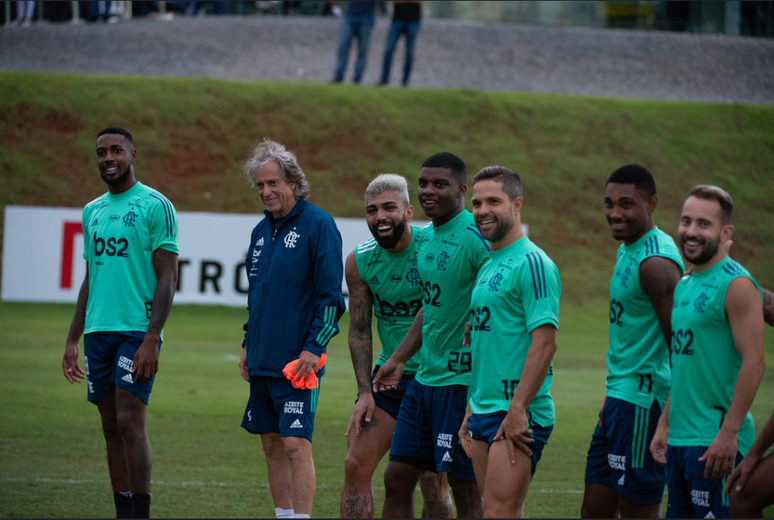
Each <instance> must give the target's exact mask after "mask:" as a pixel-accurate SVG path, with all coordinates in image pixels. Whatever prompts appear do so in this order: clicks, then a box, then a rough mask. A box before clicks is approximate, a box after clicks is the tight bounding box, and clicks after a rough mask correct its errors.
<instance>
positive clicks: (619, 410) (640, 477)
mask: <svg viewBox="0 0 774 520" xmlns="http://www.w3.org/2000/svg"><path fill="white" fill-rule="evenodd" d="M657 202H658V197H657V196H656V183H655V181H654V180H653V176H652V175H651V174H650V172H649V171H648V170H646V169H645V168H643V167H642V166H639V165H636V164H629V165H626V166H622V167H620V168H618V169H617V170H616V171H614V172H613V174H612V175H611V176H610V178H608V180H607V184H606V185H605V197H604V205H605V216H606V217H607V221H608V223H609V224H610V229H611V230H612V232H613V238H615V239H616V240H620V241H621V242H623V243H622V244H621V246H620V247H619V248H618V256H617V260H616V264H615V268H614V269H613V277H612V280H611V281H610V325H609V336H610V346H609V348H608V351H607V366H608V375H607V381H606V392H605V400H604V402H603V404H602V410H601V411H600V412H599V422H598V424H597V427H596V429H595V431H594V435H593V437H592V439H591V444H590V447H589V451H588V455H587V459H586V487H585V491H584V495H583V504H582V506H581V516H583V517H584V518H615V517H617V516H618V515H619V514H620V516H621V517H624V518H638V517H639V518H642V517H646V518H647V517H650V518H657V517H659V516H660V514H661V500H662V498H663V494H664V485H665V484H666V476H665V474H664V469H663V467H661V466H660V465H659V464H656V463H655V462H654V460H653V458H652V457H651V455H650V452H649V451H648V446H649V444H650V440H651V439H652V438H653V434H654V432H655V430H656V425H657V423H658V418H659V415H660V413H661V410H662V408H663V407H664V405H665V404H666V399H667V396H668V395H669V385H670V369H669V347H668V345H669V343H668V342H669V341H670V340H671V335H672V329H671V325H670V318H671V312H672V293H673V291H674V287H675V285H676V284H677V282H678V280H679V279H680V275H681V274H682V272H683V262H682V260H681V259H680V253H679V251H678V249H677V246H676V245H675V242H674V240H672V238H671V237H670V236H669V235H667V234H666V233H664V232H663V231H661V230H659V229H658V227H656V225H655V222H654V219H653V211H654V210H655V209H656V204H657Z"/></svg>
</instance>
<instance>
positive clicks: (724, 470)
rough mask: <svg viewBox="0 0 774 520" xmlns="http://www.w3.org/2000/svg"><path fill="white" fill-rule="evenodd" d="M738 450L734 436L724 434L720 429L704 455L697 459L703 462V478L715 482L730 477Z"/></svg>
mask: <svg viewBox="0 0 774 520" xmlns="http://www.w3.org/2000/svg"><path fill="white" fill-rule="evenodd" d="M738 449H739V441H738V440H737V438H736V434H730V433H726V431H725V430H724V429H723V428H721V429H720V431H719V432H718V434H717V435H716V436H715V438H714V439H713V440H712V444H710V445H709V448H707V451H705V452H704V455H702V456H701V457H699V462H705V465H704V478H709V479H712V480H715V479H719V478H724V477H727V476H728V475H730V474H731V472H732V471H733V470H734V461H735V460H736V452H737V450H738Z"/></svg>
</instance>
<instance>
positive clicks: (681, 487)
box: [666, 446, 743, 518]
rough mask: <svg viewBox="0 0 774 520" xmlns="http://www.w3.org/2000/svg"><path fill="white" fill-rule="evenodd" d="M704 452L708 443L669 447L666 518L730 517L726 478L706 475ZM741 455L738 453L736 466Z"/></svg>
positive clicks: (740, 460)
mask: <svg viewBox="0 0 774 520" xmlns="http://www.w3.org/2000/svg"><path fill="white" fill-rule="evenodd" d="M705 451H707V446H690V447H683V446H669V447H667V467H666V473H667V489H668V490H669V500H668V501H667V511H666V517H667V518H728V516H729V511H728V495H724V494H723V488H724V487H725V485H726V479H725V478H719V479H715V480H711V479H708V478H704V467H705V465H706V463H705V462H699V458H700V457H701V456H702V455H704V452H705ZM742 458H743V457H742V454H741V453H739V452H737V454H736V461H735V463H734V467H736V466H738V465H739V463H740V462H742Z"/></svg>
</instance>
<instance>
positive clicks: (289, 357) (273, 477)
mask: <svg viewBox="0 0 774 520" xmlns="http://www.w3.org/2000/svg"><path fill="white" fill-rule="evenodd" d="M245 174H246V176H247V178H248V180H249V181H250V182H251V183H252V185H253V186H254V187H255V189H256V190H257V191H258V196H259V197H260V199H261V202H262V203H263V204H264V206H266V210H265V211H264V213H265V214H266V218H264V219H262V220H261V221H260V222H259V223H258V225H256V226H255V229H253V233H252V236H251V239H250V247H249V249H248V254H247V263H246V268H247V275H248V280H249V289H248V296H247V308H248V311H249V318H248V321H247V324H246V325H245V330H246V333H245V337H244V340H243V341H242V346H243V347H244V350H243V352H242V358H241V360H240V361H239V369H240V371H241V373H242V377H243V378H244V379H245V380H246V381H248V382H249V383H250V400H249V401H248V403H247V409H246V410H245V415H244V419H243V420H242V427H243V428H245V429H246V430H247V431H249V432H250V433H256V434H260V436H261V443H262V445H263V451H264V454H265V455H266V463H267V465H268V469H269V488H270V490H271V495H272V498H273V500H274V506H275V512H276V514H277V517H278V518H283V517H292V516H293V515H295V517H296V518H299V517H300V518H308V517H309V515H310V514H311V513H312V502H313V499H314V491H315V484H316V482H315V472H314V461H313V459H312V431H313V430H314V414H315V410H316V408H317V397H318V395H319V390H320V386H319V385H314V384H309V382H310V380H313V379H315V378H314V377H311V375H312V374H316V377H322V374H323V372H324V368H323V367H322V363H321V358H322V359H324V358H323V356H324V354H325V347H326V345H327V344H328V341H330V339H331V338H332V337H333V336H335V335H336V334H337V333H338V332H339V328H338V325H337V323H338V320H339V318H340V317H341V315H342V314H343V313H344V310H345V305H344V297H343V296H342V294H341V281H342V276H343V261H342V245H341V235H340V234H339V230H338V229H337V228H336V223H335V222H334V220H333V218H332V217H331V216H330V215H329V214H328V213H326V212H325V211H323V210H322V209H320V208H318V207H316V206H314V205H312V204H310V203H309V202H307V201H306V198H308V197H309V194H310V190H309V184H308V183H307V181H306V178H305V176H304V172H303V171H302V170H301V168H300V167H299V166H298V163H297V162H296V157H295V155H293V154H292V153H291V152H289V151H287V150H286V149H285V147H284V146H282V145H281V144H279V143H275V142H273V141H270V140H268V139H264V141H263V143H261V144H260V145H258V147H256V148H255V150H254V151H253V155H252V157H251V158H250V159H249V160H248V161H247V164H246V165H245ZM293 362H295V366H293V365H291V367H290V368H289V369H286V366H288V363H293ZM284 369H286V370H285V374H283V370H284ZM311 386H315V387H314V388H310V387H311ZM299 387H300V388H299Z"/></svg>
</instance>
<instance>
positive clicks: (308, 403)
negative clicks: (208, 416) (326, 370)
mask: <svg viewBox="0 0 774 520" xmlns="http://www.w3.org/2000/svg"><path fill="white" fill-rule="evenodd" d="M321 385H322V379H320V383H319V384H318V385H317V388H314V389H312V390H299V389H298V388H293V385H292V384H291V383H290V381H289V380H288V379H285V378H278V377H251V378H250V399H249V400H248V401H247V408H246V409H245V415H244V417H243V418H242V428H244V429H245V430H247V431H249V432H250V433H279V434H280V436H281V437H305V438H307V439H309V442H312V433H313V432H314V414H315V412H316V411H317V397H318V396H319V395H320V386H321Z"/></svg>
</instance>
